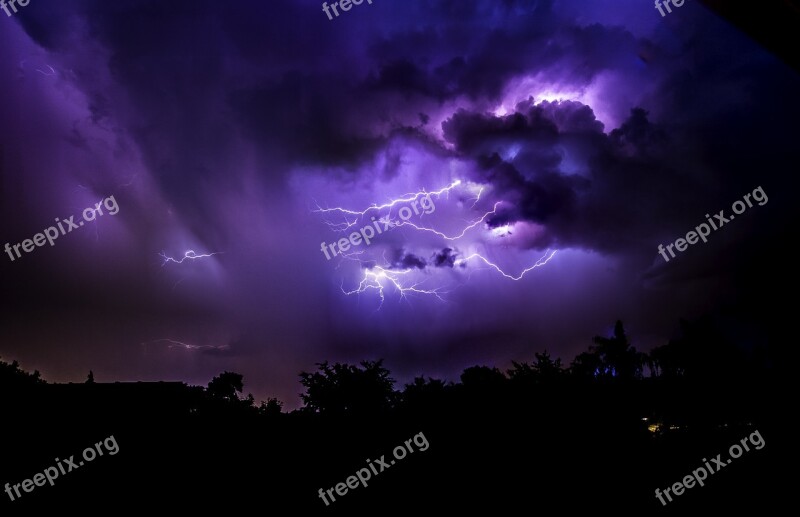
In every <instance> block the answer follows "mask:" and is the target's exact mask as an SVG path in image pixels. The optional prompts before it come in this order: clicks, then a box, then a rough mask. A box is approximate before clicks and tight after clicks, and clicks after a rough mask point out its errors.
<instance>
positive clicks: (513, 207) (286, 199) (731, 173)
mask: <svg viewBox="0 0 800 517" xmlns="http://www.w3.org/2000/svg"><path fill="white" fill-rule="evenodd" d="M0 71H1V72H2V78H3V79H2V80H0V84H2V87H1V88H0V127H1V129H2V132H1V133H0V134H2V138H0V200H2V202H1V204H0V216H1V217H2V220H3V221H4V222H3V225H2V242H0V245H4V244H5V243H6V242H9V243H11V244H12V245H13V244H16V243H19V242H22V241H23V240H25V239H28V238H32V237H33V236H34V234H36V233H38V232H41V231H43V230H44V229H45V228H47V227H48V226H50V225H51V224H53V221H54V219H55V218H56V217H59V218H61V219H65V218H68V217H69V216H70V215H75V216H76V221H77V220H79V219H80V217H81V216H80V214H81V212H82V211H83V209H84V208H86V207H91V206H94V205H95V203H97V202H98V201H100V200H102V199H104V198H106V197H108V196H111V195H113V196H114V197H115V199H116V201H117V203H118V205H119V212H118V213H117V214H116V215H113V216H112V215H108V214H106V215H104V216H102V217H99V218H97V220H96V221H94V222H92V223H88V224H87V225H86V226H84V227H82V228H80V230H77V231H74V232H72V233H71V234H68V235H64V236H62V237H60V238H59V239H58V240H56V241H55V245H54V246H53V247H50V246H48V245H45V246H44V247H42V248H35V250H34V251H33V252H31V253H28V254H24V256H22V258H19V259H16V260H15V261H13V262H12V261H11V260H10V259H9V258H8V255H6V254H3V259H2V260H0V274H1V275H2V280H3V294H4V304H3V305H4V310H3V313H2V320H0V356H2V357H3V359H5V360H11V359H18V360H20V362H21V363H22V366H23V367H24V368H26V369H29V370H33V369H39V370H40V371H41V372H42V373H43V375H44V376H45V378H47V379H48V380H53V381H83V380H84V379H85V377H86V373H87V372H88V370H89V369H92V370H93V371H94V374H95V378H96V379H97V381H100V382H103V381H112V380H183V381H187V382H190V383H198V384H205V383H207V382H208V380H209V379H210V378H211V377H212V376H213V375H215V374H217V373H219V372H220V371H222V370H226V369H228V370H234V371H238V372H240V373H243V374H244V375H245V383H246V386H245V388H246V391H251V392H253V393H254V394H255V395H256V397H257V398H266V397H267V396H278V397H279V398H280V399H282V400H285V401H286V402H287V407H289V408H292V407H296V406H297V404H298V403H299V399H298V397H297V393H298V392H299V391H300V388H301V387H300V385H299V383H298V377H297V374H298V372H299V371H300V370H303V369H305V370H308V369H312V368H313V367H314V363H316V362H320V361H323V360H326V359H327V360H339V361H357V360H361V359H377V358H385V359H386V364H387V366H388V367H389V368H390V369H391V370H392V372H393V373H394V374H395V377H396V378H397V379H398V380H400V381H403V382H408V381H409V380H410V379H411V377H412V376H414V375H419V374H425V375H431V376H437V377H444V378H447V379H452V380H455V379H457V375H458V373H459V372H460V371H461V370H462V369H463V368H464V367H467V366H471V365H473V364H476V363H481V364H490V365H497V366H499V367H501V368H504V367H506V366H508V364H509V361H510V359H519V360H528V359H530V358H531V357H532V355H533V353H534V352H536V351H542V350H544V349H545V348H546V349H548V350H549V351H550V352H551V353H553V354H554V355H558V356H561V357H562V358H564V359H565V360H566V361H567V362H568V361H569V360H571V359H572V357H573V356H574V355H575V354H576V353H578V352H580V351H582V350H584V349H585V348H586V347H587V346H588V345H590V344H591V337H592V336H594V335H596V334H601V333H608V332H609V331H610V329H611V328H612V327H613V323H614V321H615V320H616V319H622V320H623V321H624V322H625V323H626V328H627V330H628V333H629V334H630V335H631V336H632V338H633V340H634V344H635V345H636V346H637V347H638V348H640V349H645V350H646V349H649V348H651V347H652V346H655V345H658V344H663V343H664V342H665V341H666V339H668V338H669V337H670V336H673V335H674V333H675V331H676V329H677V326H678V319H679V318H681V317H684V318H695V317H699V316H701V315H704V314H716V315H719V316H720V317H724V318H728V319H732V320H735V321H736V324H735V325H733V324H732V327H731V328H732V329H733V330H732V332H734V331H735V332H738V333H739V335H747V332H748V330H747V329H750V328H758V327H759V326H762V325H763V324H764V318H765V316H764V315H763V314H761V313H760V312H759V307H760V306H761V305H762V299H761V298H759V297H760V296H763V295H764V293H765V292H766V291H765V290H766V283H768V282H770V281H771V278H772V276H775V275H776V274H775V273H774V272H772V271H764V269H769V268H764V267H763V266H764V265H765V264H766V263H767V262H766V259H765V258H764V254H766V253H768V252H769V251H770V250H771V249H773V248H774V249H775V250H777V249H779V245H778V244H776V243H779V242H780V239H781V238H783V236H784V235H785V236H787V237H786V238H788V230H787V229H785V228H784V222H785V221H788V220H789V218H790V217H791V216H790V210H791V209H790V206H791V205H793V204H794V202H793V201H792V200H787V199H786V198H785V194H786V193H787V192H789V189H790V188H791V187H793V186H794V183H795V182H796V181H795V180H794V178H792V177H791V176H790V175H789V174H788V172H789V170H791V168H790V166H789V165H787V164H796V163H797V158H798V156H797V154H798V148H797V145H796V142H797V130H796V120H798V115H800V110H798V103H797V101H796V98H795V97H796V92H797V91H798V86H800V84H799V83H800V81H798V77H797V74H796V73H795V72H794V71H792V70H791V69H790V68H788V67H786V66H785V65H784V64H783V63H781V62H780V61H779V60H778V59H777V58H775V57H773V56H771V55H770V54H768V53H767V52H766V51H764V50H763V49H762V48H761V47H759V46H758V45H757V44H755V43H754V42H752V41H751V40H749V39H748V38H747V37H746V36H744V35H742V34H740V33H738V32H737V31H736V30H735V29H733V28H731V27H730V26H728V24H727V23H726V22H724V21H723V20H720V19H718V18H716V17H715V16H714V15H712V14H711V13H709V12H708V11H706V10H705V9H704V8H703V7H702V6H701V5H700V4H699V3H697V2H688V3H686V4H685V5H684V6H683V7H681V8H680V9H676V10H675V11H674V12H673V13H672V14H671V15H668V16H667V17H664V18H662V17H661V16H660V15H659V14H658V12H657V11H656V10H655V9H654V8H653V5H652V2H649V1H646V0H613V1H612V0H606V1H597V0H591V1H589V0H586V1H580V0H569V1H566V0H565V1H557V0H552V1H549V0H539V1H535V0H527V1H526V0H494V1H488V0H484V1H480V0H442V1H431V2H422V1H417V0H404V1H402V2H401V1H397V0H395V1H390V0H374V2H373V4H372V5H369V4H367V3H363V4H362V5H360V6H355V7H353V8H352V9H351V10H350V11H349V12H346V13H342V15H341V16H339V17H338V18H335V19H334V20H332V21H329V20H328V18H327V17H326V16H325V14H324V13H323V12H322V10H321V2H317V1H309V0H292V1H284V0H272V1H270V2H264V1H263V0H234V1H230V2H219V1H207V0H192V1H188V0H187V1H182V0H169V1H167V0H157V1H156V0H120V1H115V2H108V1H106V0H58V1H56V0H33V1H32V2H31V3H30V4H29V5H28V6H27V7H24V8H20V10H19V12H18V13H17V14H16V15H14V16H13V17H7V16H6V15H5V14H4V13H2V12H0ZM455 181H460V183H459V185H458V186H456V187H454V188H453V189H452V190H451V191H450V192H448V193H447V194H442V195H441V196H433V197H432V199H433V201H434V203H435V211H434V212H433V213H432V214H428V215H425V216H424V217H419V216H416V215H414V216H413V217H412V218H411V219H410V221H409V222H410V223H414V224H415V225H417V226H421V225H425V227H427V228H433V229H436V230H437V231H439V232H441V233H444V234H446V235H449V236H453V235H456V234H458V233H459V232H460V231H461V230H462V229H464V228H465V227H466V226H468V225H470V224H471V223H474V222H476V221H479V223H478V224H477V225H475V226H474V227H473V228H472V229H470V230H468V231H467V232H465V234H464V236H463V237H461V238H459V239H452V240H450V239H444V238H442V237H441V236H439V235H437V234H434V233H432V232H427V231H420V230H417V229H415V228H413V227H412V226H410V225H406V226H403V227H395V228H392V229H391V230H388V231H387V233H386V234H382V235H380V236H377V237H376V238H375V241H374V242H373V243H372V244H371V245H370V246H364V245H361V246H360V247H358V248H357V251H361V252H363V253H362V254H360V255H358V256H352V257H349V258H346V259H341V258H340V257H335V258H334V259H333V260H330V261H329V260H326V259H325V256H324V255H323V253H322V252H321V250H320V243H321V242H328V243H330V242H334V241H336V240H338V239H340V238H342V237H345V236H347V235H348V234H349V233H350V232H351V231H353V230H358V229H360V228H361V227H362V226H364V225H365V224H368V223H370V222H371V221H370V220H369V217H371V216H373V215H376V216H387V215H389V216H391V217H393V218H395V219H396V212H395V211H392V212H391V213H390V212H389V211H388V210H382V211H381V210H376V211H374V213H373V212H370V213H368V214H367V216H366V217H365V218H362V219H358V218H356V217H353V216H351V215H347V214H341V213H336V212H324V213H321V212H319V211H317V209H318V208H320V207H321V208H331V207H342V208H346V209H350V210H363V209H365V208H367V207H369V206H370V205H372V204H374V203H376V204H382V203H386V202H388V201H390V200H392V199H394V198H397V197H400V196H402V195H403V194H407V193H410V192H420V191H423V190H424V191H428V192H430V191H436V190H439V189H442V188H443V187H447V186H448V185H451V184H453V182H455ZM758 186H761V187H762V188H763V190H764V191H765V192H766V193H767V195H768V196H769V200H770V201H771V202H770V203H768V204H765V205H764V206H758V205H755V206H754V207H753V208H751V209H749V210H747V211H746V212H745V213H744V214H742V215H741V216H740V217H739V218H737V219H736V221H733V222H731V223H730V224H729V225H726V226H725V227H724V228H721V229H720V230H719V231H717V232H714V233H712V235H711V236H710V237H709V242H708V243H706V244H702V243H700V244H696V245H694V246H690V247H689V249H688V250H687V251H686V252H684V253H681V254H679V256H678V257H676V258H675V259H674V260H672V261H670V262H669V263H665V262H664V260H663V259H662V258H661V257H660V256H659V255H658V254H657V251H656V248H657V246H658V245H659V244H665V245H666V244H668V243H671V242H672V241H674V240H675V239H677V238H679V237H681V236H684V235H685V234H686V233H687V232H688V231H690V230H692V229H693V228H694V227H695V226H697V225H698V224H700V223H702V222H704V221H705V217H704V214H706V213H717V212H719V210H722V209H725V210H726V213H729V212H730V206H731V204H732V203H733V202H734V201H736V200H737V199H741V198H742V197H743V196H744V195H745V194H747V193H750V192H752V191H753V189H755V188H756V187H758ZM478 194H479V195H478ZM781 197H784V199H783V200H782V199H781ZM402 205H403V204H401V205H397V206H398V207H400V206H402ZM487 213H488V215H486V214H487ZM484 216H485V217H484ZM342 222H346V223H350V224H353V225H354V227H353V228H352V229H351V230H350V231H349V232H347V233H340V232H337V231H335V230H336V229H338V228H339V227H337V223H342ZM446 249H447V250H449V251H445V250H446ZM187 250H193V251H194V252H195V253H196V254H198V255H199V254H212V253H214V255H213V256H209V257H204V258H197V259H194V260H192V259H187V260H184V261H183V262H182V263H176V262H167V263H164V260H163V259H162V258H161V256H159V254H160V253H164V254H165V255H166V256H171V257H174V258H176V259H180V258H181V257H183V256H184V254H185V253H186V252H187ZM548 250H551V251H552V250H558V252H557V253H556V254H555V255H554V256H553V257H552V258H551V259H550V260H549V261H548V262H547V264H545V265H543V266H541V267H537V268H536V269H533V270H531V271H529V272H528V273H526V274H525V275H524V276H523V277H522V278H521V279H520V280H518V281H515V280H513V279H510V278H506V277H504V276H503V275H501V274H500V273H499V272H498V271H497V270H495V269H492V268H489V267H487V265H486V263H485V262H483V261H482V260H481V259H479V258H472V259H470V260H466V261H465V260H464V259H466V258H467V257H470V256H473V255H474V254H480V255H481V256H482V257H485V258H486V259H487V260H489V261H492V262H493V263H495V264H497V265H498V267H500V268H501V269H502V270H503V271H504V272H506V273H507V274H508V275H509V276H512V277H515V276H518V275H519V274H520V273H521V272H522V271H523V270H525V269H526V268H528V267H530V266H532V265H533V264H535V263H536V262H537V260H538V259H540V258H541V257H542V256H544V255H545V254H546V253H548ZM351 251H352V250H351ZM376 266H379V267H380V268H381V269H378V267H376ZM381 271H383V272H384V273H383V274H388V275H391V278H394V279H395V281H396V282H399V283H400V285H401V286H403V288H407V287H409V286H412V285H413V286H416V289H419V290H425V291H433V290H436V291H437V294H438V296H435V295H431V294H425V293H413V292H406V293H405V294H406V296H405V297H403V296H401V293H400V292H398V290H397V289H396V288H395V286H394V284H393V282H392V281H391V278H386V277H382V278H381V277H380V272H381ZM757 271H761V273H758V274H756V273H755V272H757ZM364 275H377V277H376V278H377V279H376V280H373V281H374V282H380V285H382V286H383V288H384V289H383V291H384V300H383V301H382V302H381V298H380V295H379V293H378V290H377V289H370V290H367V291H366V292H364V293H362V294H352V295H349V296H348V295H346V294H344V293H343V290H344V291H351V290H353V289H356V288H357V286H358V285H359V282H360V281H361V280H362V278H364ZM771 275H772V276H771Z"/></svg>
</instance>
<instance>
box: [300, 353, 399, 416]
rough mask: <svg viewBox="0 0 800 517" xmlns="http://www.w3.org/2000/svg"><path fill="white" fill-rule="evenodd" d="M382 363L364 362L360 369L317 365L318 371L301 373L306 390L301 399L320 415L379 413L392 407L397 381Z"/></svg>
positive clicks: (350, 366) (346, 366)
mask: <svg viewBox="0 0 800 517" xmlns="http://www.w3.org/2000/svg"><path fill="white" fill-rule="evenodd" d="M382 363H383V360H380V361H362V362H361V363H360V364H361V368H359V367H358V366H354V365H349V364H341V363H335V364H333V365H330V364H328V362H327V361H325V362H323V363H318V364H317V366H318V367H319V371H317V372H314V373H308V372H300V383H301V384H302V385H303V386H304V387H305V388H306V392H305V393H301V394H300V397H301V398H302V399H303V402H304V403H305V407H306V409H308V410H311V411H314V412H320V413H337V414H340V413H346V412H347V413H368V412H380V411H383V410H386V409H389V408H391V407H392V406H393V404H394V402H395V399H396V393H395V392H394V389H393V387H394V379H392V378H391V377H389V375H390V373H389V370H387V369H386V368H384V367H383V366H382Z"/></svg>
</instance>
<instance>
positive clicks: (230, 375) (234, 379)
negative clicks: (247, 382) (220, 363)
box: [206, 372, 244, 401]
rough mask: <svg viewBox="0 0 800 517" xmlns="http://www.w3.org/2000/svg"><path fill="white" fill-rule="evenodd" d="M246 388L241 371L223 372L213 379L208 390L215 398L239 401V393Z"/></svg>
mask: <svg viewBox="0 0 800 517" xmlns="http://www.w3.org/2000/svg"><path fill="white" fill-rule="evenodd" d="M243 389H244V377H243V376H242V374H240V373H234V372H222V373H221V374H219V376H217V377H214V378H213V379H211V382H209V383H208V388H207V390H206V392H207V393H208V394H209V395H210V396H211V398H214V399H220V400H228V401H234V400H236V401H238V400H239V397H238V395H237V393H241V392H242V390H243Z"/></svg>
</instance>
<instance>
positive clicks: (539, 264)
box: [455, 250, 558, 281]
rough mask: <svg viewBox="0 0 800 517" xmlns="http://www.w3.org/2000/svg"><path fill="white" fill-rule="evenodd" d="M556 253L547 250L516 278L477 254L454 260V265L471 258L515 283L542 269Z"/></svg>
mask: <svg viewBox="0 0 800 517" xmlns="http://www.w3.org/2000/svg"><path fill="white" fill-rule="evenodd" d="M556 252H558V250H553V251H552V252H551V251H550V250H547V251H546V252H545V254H544V256H542V258H540V259H539V260H537V261H536V263H535V264H534V265H532V266H531V267H529V268H526V269H523V270H522V272H521V273H520V274H519V275H517V276H514V275H509V274H508V273H506V272H505V271H503V270H502V269H500V266H498V265H497V264H495V263H493V262H491V261H490V260H489V259H487V258H486V257H484V256H483V255H481V254H479V253H473V254H472V255H470V256H469V257H466V258H463V259H458V260H456V262H455V265H457V266H459V265H462V264H464V263H466V262H467V261H469V260H471V259H473V258H477V259H480V260H482V261H483V262H484V263H485V264H486V265H487V266H490V267H493V268H494V269H496V270H497V272H498V273H500V274H501V275H503V276H504V277H506V278H509V279H511V280H514V281H517V280H520V279H522V277H523V276H525V274H526V273H528V272H529V271H533V270H534V269H536V268H537V267H542V266H544V265H545V264H547V263H548V262H550V259H551V258H553V257H554V256H555V254H556Z"/></svg>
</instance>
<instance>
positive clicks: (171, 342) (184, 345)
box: [141, 338, 229, 351]
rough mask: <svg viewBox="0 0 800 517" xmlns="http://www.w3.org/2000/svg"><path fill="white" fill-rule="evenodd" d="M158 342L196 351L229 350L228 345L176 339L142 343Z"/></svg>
mask: <svg viewBox="0 0 800 517" xmlns="http://www.w3.org/2000/svg"><path fill="white" fill-rule="evenodd" d="M156 343H164V344H166V345H167V348H182V349H184V350H189V351H195V350H227V349H228V348H229V347H228V345H219V346H214V345H190V344H189V343H183V342H181V341H175V340H174V339H166V338H163V339H156V340H153V341H146V342H144V343H141V345H142V346H147V345H150V344H156Z"/></svg>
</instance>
